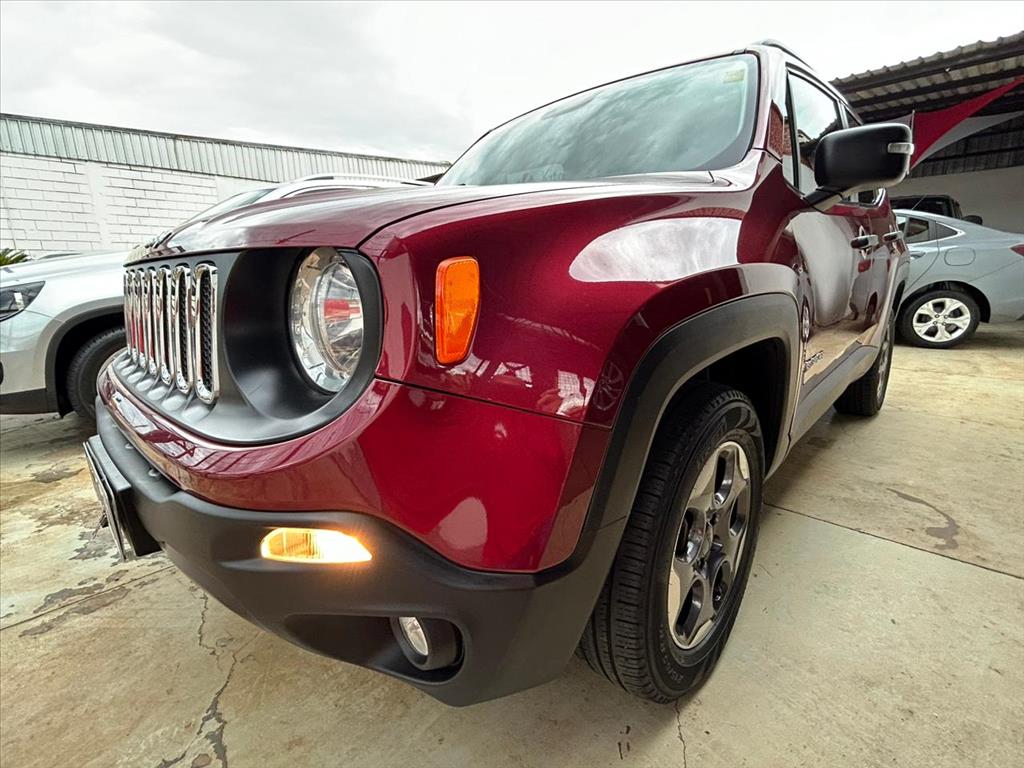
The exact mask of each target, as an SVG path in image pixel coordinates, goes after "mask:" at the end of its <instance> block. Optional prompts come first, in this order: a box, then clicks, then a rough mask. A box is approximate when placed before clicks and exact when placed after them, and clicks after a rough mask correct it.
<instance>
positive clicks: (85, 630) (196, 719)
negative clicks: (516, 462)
mask: <svg viewBox="0 0 1024 768" xmlns="http://www.w3.org/2000/svg"><path fill="white" fill-rule="evenodd" d="M0 428H2V431H0V679H2V685H0V761H2V763H3V765H4V766H12V768H13V767H16V768H22V767H25V768H29V767H31V766H47V767H48V766H54V765H75V766H145V767H146V768H156V767H160V768H170V767H171V766H181V767H182V768H185V767H188V768H205V767H206V766H212V767H213V768H218V767H220V766H228V765H231V766H234V768H243V767H246V766H261V767H262V766H293V765H308V766H321V765H323V766H336V765H345V766H349V767H351V766H390V765H398V764H406V765H408V764H415V765H418V766H423V767H424V768H430V767H432V766H437V767H438V768H448V767H450V766H463V765H465V766H474V768H476V767H477V766H535V765H558V766H573V765H580V766H584V765H586V766H599V765H618V764H623V765H630V764H631V765H637V766H682V767H683V768H696V767H697V766H729V767H730V768H735V767H736V766H744V765H750V766H802V765H807V766H820V765H836V766H839V765H851V766H854V765H856V766H882V765H885V766H892V765H903V766H925V765H927V766H954V765H955V766H962V765H972V766H984V765H993V766H995V765H998V766H1006V765H1011V764H1016V763H1017V762H1019V760H1020V755H1021V754H1024V726H1022V725H1021V724H1022V723H1024V503H1022V501H1021V499H1022V498H1024V459H1022V456H1024V324H1020V323H1018V324H1014V325H1011V326H995V327H983V328H982V329H981V331H980V332H979V334H978V337H977V338H976V340H975V341H974V342H973V343H971V344H969V345H968V346H966V347H963V348H960V349H956V350H950V351H946V352H934V351H925V350H918V349H914V348H910V347H906V346H900V347H898V348H897V349H896V352H895V358H894V371H893V378H892V382H891V385H890V391H889V401H888V402H887V404H886V408H885V409H884V410H883V412H882V413H881V414H880V416H879V417H878V418H876V419H873V420H867V421H860V420H856V419H850V418H846V417H841V416H839V415H837V414H835V413H831V414H829V415H827V416H825V417H824V418H823V419H822V420H821V421H820V422H819V423H818V424H817V425H816V426H815V427H814V428H813V430H812V431H811V433H810V434H809V435H808V436H807V437H806V438H805V439H804V440H803V441H802V442H801V443H800V445H799V446H798V447H797V448H796V449H795V451H794V453H793V454H792V455H791V456H790V458H789V460H788V462H787V463H786V465H785V466H784V468H783V469H782V470H781V471H780V473H779V474H778V475H777V476H776V477H775V478H773V480H772V482H771V483H770V484H769V486H768V489H767V494H766V497H767V501H768V506H767V507H766V509H765V517H764V522H763V527H762V533H761V541H760V544H759V547H758V551H757V555H756V560H755V566H754V571H753V573H752V578H751V581H750V585H749V587H748V592H747V596H746V599H745V601H744V604H743V607H742V609H741V611H740V615H739V619H738V621H737V624H736V627H735V630H734V632H733V636H732V639H731V640H730V643H729V645H728V647H727V648H726V650H725V652H724V654H723V656H722V660H721V662H720V664H719V666H718V668H717V669H716V671H715V673H714V674H713V675H712V676H711V678H710V680H709V681H708V683H707V684H706V685H705V686H704V687H703V688H701V689H700V690H699V691H698V692H697V693H696V694H695V695H693V696H691V697H689V698H688V699H685V700H682V701H680V702H678V704H677V705H676V706H675V707H671V706H667V707H666V706H657V705H653V704H647V703H645V702H641V701H638V700H635V699H633V698H631V697H629V696H628V695H626V694H624V693H622V692H620V691H618V690H616V689H615V688H613V687H612V686H611V685H609V684H608V683H606V682H604V681H603V680H601V679H600V678H598V677H597V676H595V675H594V674H593V673H591V672H590V671H589V670H588V669H587V668H586V666H585V665H584V664H583V663H581V662H579V661H573V662H572V663H571V664H570V666H569V668H568V669H567V670H566V672H565V674H564V675H563V676H562V677H561V678H559V679H558V680H556V681H554V682H552V683H550V684H548V685H546V686H542V687H540V688H537V689H534V690H532V691H527V692H525V693H522V694H519V695H516V696H513V697H509V698H507V699H504V700H499V701H494V702H488V703H486V704H482V705H478V706H475V707H469V708H466V709H451V708H447V707H445V706H443V705H441V704H438V703H436V702H434V701H433V700H431V699H429V698H428V697H426V696H424V695H423V694H420V693H418V692H417V691H415V690H413V689H411V688H409V687H407V686H405V685H403V684H401V683H398V682H396V681H394V680H391V679H388V678H384V677H382V676H380V675H376V674H374V673H371V672H367V671H365V670H362V669H358V668H354V667H350V666H347V665H343V664H338V663H335V662H332V661H330V660H328V659H324V658H322V657H318V656H315V655H312V654H310V653H307V652H305V651H302V650H300V649H298V648H295V647H293V646H291V645H289V644H288V643H285V642H284V641H282V640H279V639H277V638H276V637H273V636H271V635H268V634H266V633H265V632H262V631H261V630H259V629H257V628H256V627H254V626H252V625H250V624H248V623H247V622H245V621H244V620H242V619H240V618H238V617H236V616H235V615H234V614H232V613H230V612H229V611H227V610H226V609H224V608H223V607H222V606H221V605H220V604H219V603H217V602H216V601H214V600H212V599H211V598H209V597H207V595H206V594H205V593H203V592H202V590H200V589H199V588H198V587H196V586H195V585H193V584H191V583H190V582H189V581H188V580H187V579H186V578H185V577H184V576H183V575H182V574H181V573H180V572H178V571H177V570H176V569H175V568H174V567H173V566H171V565H170V564H169V562H168V561H167V560H166V559H165V558H164V557H163V556H161V555H156V556H153V557H149V558H145V559H142V560H138V561H134V562H131V563H126V564H119V563H118V562H117V560H116V557H115V554H114V548H113V544H112V542H111V540H110V537H109V534H108V533H107V531H106V530H104V529H99V528H98V527H97V522H98V519H99V506H98V504H97V503H96V501H95V499H94V497H93V494H92V488H91V484H90V481H89V478H88V474H87V472H86V470H85V464H84V460H83V458H82V455H81V450H80V447H79V444H80V443H81V441H82V440H83V439H84V438H85V437H87V436H88V434H89V429H88V427H87V426H86V425H84V424H83V423H82V422H81V421H79V420H78V419H77V418H75V417H68V418H66V419H64V420H57V419H55V418H54V417H49V416H47V417H8V416H5V417H3V418H2V423H0Z"/></svg>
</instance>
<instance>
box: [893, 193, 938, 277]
mask: <svg viewBox="0 0 1024 768" xmlns="http://www.w3.org/2000/svg"><path fill="white" fill-rule="evenodd" d="M896 224H897V226H899V228H900V231H901V232H902V233H903V240H904V242H905V243H906V244H907V249H908V250H909V251H910V275H909V276H908V278H907V287H906V289H905V290H904V292H903V293H904V295H905V296H909V295H910V294H911V293H912V292H913V291H915V290H917V289H918V288H919V287H920V286H922V285H924V284H925V283H924V276H925V274H926V273H927V272H928V270H929V269H931V268H932V266H933V265H934V264H935V259H936V257H937V256H938V253H939V246H938V243H937V242H936V233H935V224H934V222H932V221H930V220H929V219H925V218H922V217H918V216H914V215H913V214H903V213H900V214H897V215H896Z"/></svg>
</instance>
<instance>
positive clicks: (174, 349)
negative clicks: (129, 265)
mask: <svg viewBox="0 0 1024 768" xmlns="http://www.w3.org/2000/svg"><path fill="white" fill-rule="evenodd" d="M124 291H125V301H124V313H125V328H126V329H127V336H128V349H129V356H130V358H131V361H132V363H133V365H134V366H135V368H136V369H137V370H140V371H141V372H142V374H143V377H144V378H146V377H150V376H152V377H154V378H156V379H157V380H158V381H159V382H160V383H162V384H164V385H166V386H168V387H174V388H175V389H177V390H178V391H179V392H181V393H182V394H185V395H188V394H193V393H194V394H195V395H196V397H197V398H198V399H199V400H201V401H202V402H204V403H207V404H212V403H214V402H216V400H217V397H218V395H219V394H220V380H219V374H218V363H217V361H218V346H219V340H218V338H217V334H218V330H217V291H218V285H217V268H216V267H215V266H213V265H212V264H199V265H198V266H197V267H196V268H195V269H194V270H192V269H189V267H187V266H184V265H178V266H175V267H173V268H172V267H169V266H162V267H160V268H158V269H153V268H145V267H143V268H138V269H129V270H126V272H125V276H124Z"/></svg>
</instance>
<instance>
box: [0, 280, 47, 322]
mask: <svg viewBox="0 0 1024 768" xmlns="http://www.w3.org/2000/svg"><path fill="white" fill-rule="evenodd" d="M44 285H46V283H25V284H24V285H12V286H11V287H10V288H0V320H6V319H7V318H8V317H14V316H15V315H16V314H18V313H19V312H21V310H23V309H24V308H25V307H27V306H28V305H29V304H31V303H32V302H33V301H34V300H35V298H36V296H38V295H39V292H40V291H41V290H43V286H44Z"/></svg>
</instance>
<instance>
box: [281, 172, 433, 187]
mask: <svg viewBox="0 0 1024 768" xmlns="http://www.w3.org/2000/svg"><path fill="white" fill-rule="evenodd" d="M334 179H340V180H352V181H394V182H399V183H402V184H411V185H412V186H414V187H425V186H429V184H427V183H426V182H423V181H420V180H418V179H403V178H400V177H398V176H377V175H375V174H368V173H314V174H312V175H311V176H302V177H301V178H298V179H292V181H291V182H285V183H294V182H296V181H332V180H334Z"/></svg>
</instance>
